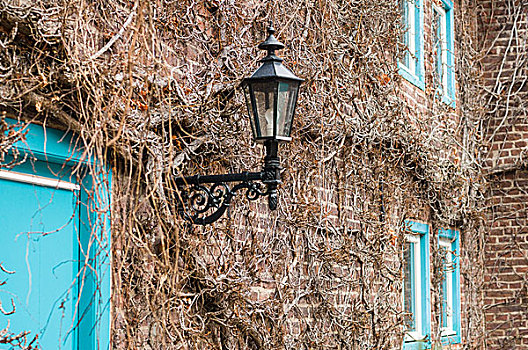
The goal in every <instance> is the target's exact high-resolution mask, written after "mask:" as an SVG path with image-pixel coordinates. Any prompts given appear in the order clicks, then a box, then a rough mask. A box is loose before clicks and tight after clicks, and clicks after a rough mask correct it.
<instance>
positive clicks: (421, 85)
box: [398, 62, 425, 90]
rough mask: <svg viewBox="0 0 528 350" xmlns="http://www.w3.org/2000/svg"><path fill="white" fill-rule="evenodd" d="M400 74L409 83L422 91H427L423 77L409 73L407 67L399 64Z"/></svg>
mask: <svg viewBox="0 0 528 350" xmlns="http://www.w3.org/2000/svg"><path fill="white" fill-rule="evenodd" d="M398 73H399V74H400V75H401V76H402V77H403V78H404V79H405V80H407V81H408V82H409V83H411V84H413V85H414V86H416V87H417V88H418V89H420V90H425V82H424V81H423V77H419V76H417V75H416V74H413V73H411V72H410V71H409V69H408V68H407V67H405V66H404V65H402V64H401V63H399V62H398Z"/></svg>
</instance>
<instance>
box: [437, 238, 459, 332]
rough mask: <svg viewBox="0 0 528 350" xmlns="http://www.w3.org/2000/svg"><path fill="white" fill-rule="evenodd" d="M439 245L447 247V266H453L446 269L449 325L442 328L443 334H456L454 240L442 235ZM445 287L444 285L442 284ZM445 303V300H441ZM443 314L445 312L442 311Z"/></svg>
mask: <svg viewBox="0 0 528 350" xmlns="http://www.w3.org/2000/svg"><path fill="white" fill-rule="evenodd" d="M439 245H440V247H441V248H445V252H446V253H445V254H446V256H445V257H444V258H445V262H446V266H452V268H451V270H450V271H445V276H444V278H445V282H446V291H445V293H446V294H447V295H446V304H447V310H445V315H446V316H445V317H446V321H447V322H446V324H447V327H442V328H441V331H442V333H441V336H442V337H444V336H452V335H455V334H456V331H455V329H454V320H453V312H454V304H453V287H454V283H453V279H454V278H455V270H456V269H455V268H454V267H453V266H454V265H453V264H454V257H453V251H452V241H451V239H449V238H446V237H440V238H439ZM444 268H445V267H444ZM442 287H443V286H442ZM441 302H442V304H443V300H442V301H441ZM442 314H443V312H442Z"/></svg>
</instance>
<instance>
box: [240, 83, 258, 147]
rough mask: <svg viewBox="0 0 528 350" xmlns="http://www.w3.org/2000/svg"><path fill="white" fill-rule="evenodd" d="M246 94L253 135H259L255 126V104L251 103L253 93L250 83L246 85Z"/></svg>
mask: <svg viewBox="0 0 528 350" xmlns="http://www.w3.org/2000/svg"><path fill="white" fill-rule="evenodd" d="M243 90H244V96H245V97H246V105H247V110H248V114H249V121H250V123H251V131H252V132H253V137H255V138H256V137H257V130H256V128H255V115H254V112H253V105H252V104H251V95H250V93H249V85H246V86H244V89H243Z"/></svg>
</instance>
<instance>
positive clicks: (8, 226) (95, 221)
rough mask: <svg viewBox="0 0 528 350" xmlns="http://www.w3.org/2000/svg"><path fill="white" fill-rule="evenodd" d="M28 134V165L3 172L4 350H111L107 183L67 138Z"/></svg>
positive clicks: (40, 131) (0, 325)
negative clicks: (74, 172)
mask: <svg viewBox="0 0 528 350" xmlns="http://www.w3.org/2000/svg"><path fill="white" fill-rule="evenodd" d="M26 129H27V136H26V140H25V142H24V143H20V144H17V145H16V146H17V147H16V149H17V152H18V153H20V154H21V156H20V157H19V159H24V157H23V156H24V155H25V156H26V158H25V159H26V160H25V161H24V162H23V163H22V164H19V165H17V166H15V167H14V168H10V169H5V168H2V167H0V247H2V250H1V252H0V302H1V309H0V331H2V333H0V340H2V341H1V342H0V350H4V349H5V350H7V349H20V348H30V349H42V350H56V349H66V350H85V349H86V350H98V349H108V348H109V323H110V318H109V313H110V311H109V310H110V252H109V249H110V244H109V242H110V239H109V231H108V226H109V220H108V219H109V190H108V189H109V187H108V186H109V182H110V181H109V180H108V177H109V175H107V177H106V178H105V181H104V182H103V181H101V182H97V181H99V179H103V176H102V175H99V174H97V175H92V174H91V173H90V171H91V170H90V169H103V170H102V171H101V172H103V171H104V168H101V167H99V168H97V167H96V166H94V163H86V161H84V162H83V163H81V159H82V155H81V154H79V153H78V152H75V151H73V150H72V148H73V147H72V145H73V144H74V142H73V141H72V139H71V137H68V136H67V135H64V133H62V132H60V131H57V130H52V129H44V128H42V127H40V126H36V125H30V126H28V127H26ZM10 160H11V158H9V156H7V158H6V159H5V162H6V163H8V162H9V161H10ZM85 164H86V166H85ZM88 164H91V165H90V166H88ZM73 167H77V168H78V169H77V170H79V171H78V172H77V173H76V175H74V176H72V169H73ZM79 174H82V175H83V176H79ZM79 179H80V180H79ZM95 183H96V184H97V186H96V185H95ZM96 188H97V189H96ZM94 198H97V199H98V202H97V203H96V202H95V201H94ZM4 343H7V344H4ZM30 345H31V346H32V347H30Z"/></svg>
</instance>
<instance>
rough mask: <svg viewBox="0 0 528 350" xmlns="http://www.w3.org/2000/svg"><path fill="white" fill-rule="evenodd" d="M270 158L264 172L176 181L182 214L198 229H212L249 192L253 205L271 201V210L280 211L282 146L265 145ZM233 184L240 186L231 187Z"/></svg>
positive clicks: (275, 142) (179, 209) (196, 176)
mask: <svg viewBox="0 0 528 350" xmlns="http://www.w3.org/2000/svg"><path fill="white" fill-rule="evenodd" d="M265 146H266V157H265V158H264V168H263V169H262V171H260V172H253V173H250V172H245V173H239V174H223V175H204V176H201V175H195V176H186V177H178V178H176V179H175V181H176V185H177V186H178V190H179V192H180V198H179V201H178V212H179V213H180V215H181V216H182V217H183V218H184V219H186V220H187V221H189V222H191V223H193V224H196V225H209V224H211V223H213V222H215V221H217V220H218V219H220V218H221V217H222V215H224V213H225V212H226V210H227V209H228V208H229V206H230V205H231V200H232V199H233V197H234V196H235V195H236V194H237V192H240V191H245V192H244V194H245V196H246V198H247V199H248V200H250V201H252V200H256V199H258V198H260V197H264V196H267V197H268V206H269V208H270V210H275V209H277V203H278V198H277V186H278V185H279V184H280V183H281V180H280V170H281V168H280V162H279V158H278V156H277V151H278V146H279V145H278V142H277V141H275V140H268V141H266V143H265ZM230 183H236V184H235V185H234V186H232V187H230V185H229V184H230Z"/></svg>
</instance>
